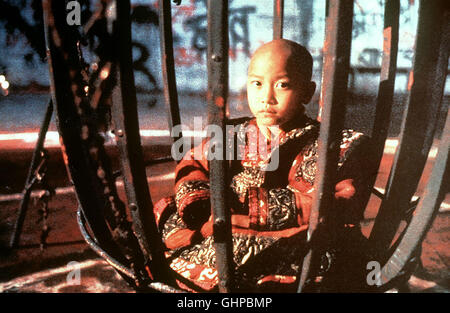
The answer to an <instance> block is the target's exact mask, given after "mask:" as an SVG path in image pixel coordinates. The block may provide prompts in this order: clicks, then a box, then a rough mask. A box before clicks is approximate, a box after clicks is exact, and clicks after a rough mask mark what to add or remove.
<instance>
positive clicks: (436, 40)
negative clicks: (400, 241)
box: [370, 0, 446, 259]
mask: <svg viewBox="0 0 450 313" xmlns="http://www.w3.org/2000/svg"><path fill="white" fill-rule="evenodd" d="M444 13H445V1H440V0H439V1H421V2H420V8H419V23H418V29H417V37H416V52H415V57H414V66H413V71H412V72H411V73H412V74H411V79H412V83H411V90H410V93H409V98H408V104H407V108H406V112H405V115H404V118H403V122H402V127H401V132H400V139H399V142H400V144H399V147H398V149H397V153H396V155H395V159H394V164H393V166H392V169H391V172H390V174H389V180H388V183H387V186H386V194H385V198H384V200H383V202H382V204H381V206H380V209H379V213H378V215H377V218H376V220H375V224H374V227H373V230H372V233H371V234H370V241H371V243H372V245H373V248H374V249H375V251H374V253H375V254H376V255H377V256H378V257H379V258H381V259H382V258H383V255H382V254H383V251H386V250H387V248H388V247H389V246H390V244H391V241H392V239H393V237H394V236H395V233H396V231H397V228H398V225H399V223H400V221H401V219H402V218H403V214H404V211H405V210H406V208H409V203H410V201H411V198H412V196H413V195H414V192H415V190H416V189H417V186H418V183H419V179H420V177H421V174H422V171H423V169H424V166H425V163H426V160H427V156H428V153H429V150H430V147H431V144H432V141H433V135H434V130H435V124H436V119H437V112H439V110H440V105H441V101H440V99H441V98H442V96H440V97H438V96H437V95H435V96H433V94H435V93H436V92H438V93H439V92H442V91H437V90H436V88H435V85H436V84H437V83H438V82H439V81H440V80H442V79H445V75H441V74H439V70H437V67H438V66H437V65H438V57H439V54H440V42H441V37H442V31H443V29H442V27H443V25H444V24H443V21H444ZM444 46H445V45H441V47H444ZM444 72H445V73H446V70H445V71H444ZM442 86H443V84H442ZM441 89H442V88H441ZM437 98H439V99H437Z"/></svg>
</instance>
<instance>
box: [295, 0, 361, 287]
mask: <svg viewBox="0 0 450 313" xmlns="http://www.w3.org/2000/svg"><path fill="white" fill-rule="evenodd" d="M327 5H328V8H327V16H326V33H325V43H324V67H323V74H322V75H323V77H324V79H323V85H322V90H321V97H320V101H321V102H322V104H321V106H322V108H323V112H322V121H321V126H320V134H319V139H318V155H319V158H318V160H317V177H316V181H315V191H314V196H313V205H312V208H311V215H310V218H309V228H308V237H307V238H308V241H309V242H311V238H312V237H313V236H314V235H315V234H314V233H315V231H316V229H317V227H318V225H319V219H320V218H321V217H323V216H324V215H326V214H327V213H329V212H327V208H331V207H332V206H333V192H334V187H335V185H336V172H337V162H338V154H339V145H340V144H339V143H340V137H341V131H342V129H343V125H344V119H345V103H346V95H347V81H348V71H349V62H350V46H351V34H352V17H353V1H346V0H341V1H339V0H330V1H328V2H327ZM314 253H315V247H314V246H313V247H311V250H310V251H309V252H308V254H307V255H306V256H305V259H304V262H303V269H302V273H301V277H300V284H299V287H298V292H301V291H302V290H303V286H304V285H305V282H306V280H307V279H308V278H309V276H310V275H311V272H310V268H311V260H312V258H313V254H314Z"/></svg>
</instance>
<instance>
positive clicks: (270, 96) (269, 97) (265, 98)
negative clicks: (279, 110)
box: [261, 87, 276, 105]
mask: <svg viewBox="0 0 450 313" xmlns="http://www.w3.org/2000/svg"><path fill="white" fill-rule="evenodd" d="M262 92H263V94H262V95H261V103H262V104H264V105H272V104H275V103H276V101H275V97H274V92H273V88H272V87H266V88H264V89H263V91H262Z"/></svg>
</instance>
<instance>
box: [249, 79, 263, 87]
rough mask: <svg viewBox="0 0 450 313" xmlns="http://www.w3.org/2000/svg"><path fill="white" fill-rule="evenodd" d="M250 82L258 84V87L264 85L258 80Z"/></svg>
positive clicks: (254, 84)
mask: <svg viewBox="0 0 450 313" xmlns="http://www.w3.org/2000/svg"><path fill="white" fill-rule="evenodd" d="M250 84H252V85H253V86H256V87H261V86H262V84H261V82H260V81H257V80H253V81H251V82H250Z"/></svg>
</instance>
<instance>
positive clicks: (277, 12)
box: [273, 0, 284, 39]
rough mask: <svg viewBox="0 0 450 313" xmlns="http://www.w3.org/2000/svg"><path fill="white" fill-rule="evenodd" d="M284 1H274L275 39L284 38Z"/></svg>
mask: <svg viewBox="0 0 450 313" xmlns="http://www.w3.org/2000/svg"><path fill="white" fill-rule="evenodd" d="M283 24H284V0H274V1H273V39H281V38H283Z"/></svg>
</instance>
